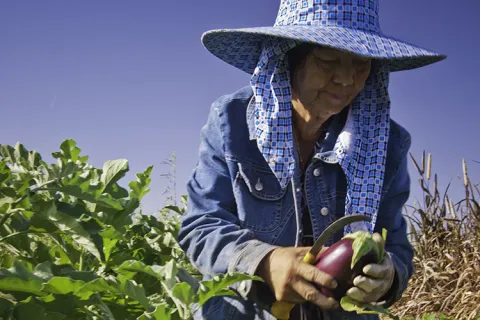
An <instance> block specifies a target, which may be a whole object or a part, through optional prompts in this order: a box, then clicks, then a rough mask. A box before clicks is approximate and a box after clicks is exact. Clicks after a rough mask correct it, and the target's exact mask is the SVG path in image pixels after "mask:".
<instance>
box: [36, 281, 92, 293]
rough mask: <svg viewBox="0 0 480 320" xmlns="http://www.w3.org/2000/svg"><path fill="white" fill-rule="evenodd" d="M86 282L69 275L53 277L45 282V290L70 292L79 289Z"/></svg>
mask: <svg viewBox="0 0 480 320" xmlns="http://www.w3.org/2000/svg"><path fill="white" fill-rule="evenodd" d="M84 284H85V282H83V281H81V280H72V279H70V278H68V277H53V278H51V279H50V280H49V281H48V282H47V283H44V284H43V291H44V292H49V293H54V294H69V293H72V292H76V291H77V290H79V289H80V288H81V287H82V286H83V285H84Z"/></svg>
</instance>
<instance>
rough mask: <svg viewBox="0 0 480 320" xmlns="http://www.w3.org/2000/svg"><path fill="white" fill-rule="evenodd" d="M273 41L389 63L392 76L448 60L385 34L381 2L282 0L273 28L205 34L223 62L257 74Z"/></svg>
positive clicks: (207, 45)
mask: <svg viewBox="0 0 480 320" xmlns="http://www.w3.org/2000/svg"><path fill="white" fill-rule="evenodd" d="M252 10H254V8H252ZM267 38H277V39H288V40H294V41H297V42H298V43H299V44H300V43H312V44H316V45H319V46H325V47H330V48H334V49H338V50H342V51H347V52H350V53H352V54H356V55H359V56H364V57H370V58H373V59H381V60H388V63H389V65H390V67H389V70H390V71H391V72H393V71H401V70H410V69H415V68H419V67H423V66H426V65H429V64H432V63H435V62H438V61H441V60H443V59H445V58H446V55H444V54H440V53H437V52H434V51H431V50H429V49H426V48H422V47H419V46H416V45H413V44H410V43H407V42H405V41H401V40H398V39H396V38H394V37H391V36H388V35H385V34H384V33H383V32H382V31H381V29H380V24H379V1H378V0H336V1H335V0H282V1H281V2H280V7H279V10H278V14H277V18H276V20H275V23H274V25H273V26H266V27H252V28H240V29H217V30H210V31H207V32H205V33H204V34H203V35H202V43H203V45H204V46H205V48H206V49H207V50H208V51H210V52H211V53H212V54H213V55H215V56H216V57H218V58H219V59H221V60H223V61H225V62H226V63H228V64H230V65H232V66H234V67H236V68H239V69H240V70H243V71H245V72H247V73H249V74H252V73H253V72H254V70H255V68H256V66H257V63H258V59H259V57H260V55H261V53H262V49H263V44H264V41H265V40H266V39H267Z"/></svg>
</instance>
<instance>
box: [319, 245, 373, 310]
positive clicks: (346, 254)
mask: <svg viewBox="0 0 480 320" xmlns="http://www.w3.org/2000/svg"><path fill="white" fill-rule="evenodd" d="M353 241H354V240H353V239H350V238H343V239H342V240H340V241H338V242H336V243H335V244H333V245H332V246H331V247H329V248H328V249H327V250H325V251H324V252H323V253H322V254H321V255H320V257H319V258H318V260H317V262H316V267H317V268H318V269H319V270H321V271H323V272H325V273H328V274H329V275H331V276H332V277H334V278H335V280H337V283H338V286H337V287H336V288H335V289H329V288H325V287H320V288H319V289H320V291H321V292H322V293H323V294H324V295H326V296H327V297H333V298H334V299H336V300H337V301H340V299H341V298H342V297H344V296H345V295H346V293H347V291H348V289H350V288H351V287H353V279H355V277H356V276H358V275H363V271H362V269H363V267H364V266H366V265H367V264H369V263H376V262H377V255H376V254H375V251H374V250H371V251H369V252H368V253H367V254H366V255H364V256H363V257H361V258H360V260H359V261H358V262H357V263H356V264H355V265H354V266H353V269H352V268H351V263H352V257H353V248H352V244H353Z"/></svg>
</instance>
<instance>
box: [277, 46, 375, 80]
mask: <svg viewBox="0 0 480 320" xmlns="http://www.w3.org/2000/svg"><path fill="white" fill-rule="evenodd" d="M318 47H319V46H318V45H316V44H312V43H302V44H300V45H298V46H296V47H294V48H292V49H290V50H289V51H288V52H287V54H286V56H287V59H288V68H289V73H290V85H291V86H292V89H293V88H294V86H295V84H296V83H295V82H296V81H295V75H296V73H297V71H298V70H299V69H300V68H301V67H303V66H304V64H305V60H306V58H307V55H308V54H309V53H310V52H311V51H312V50H313V49H315V48H318ZM378 67H379V62H378V61H377V60H376V59H373V60H372V67H371V69H370V75H369V78H370V76H371V75H372V74H373V73H376V71H375V70H377V68H378Z"/></svg>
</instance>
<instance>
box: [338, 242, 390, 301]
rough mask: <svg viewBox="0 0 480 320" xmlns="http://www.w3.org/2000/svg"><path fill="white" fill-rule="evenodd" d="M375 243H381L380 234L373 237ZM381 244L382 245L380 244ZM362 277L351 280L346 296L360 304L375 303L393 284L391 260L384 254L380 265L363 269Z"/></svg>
mask: <svg viewBox="0 0 480 320" xmlns="http://www.w3.org/2000/svg"><path fill="white" fill-rule="evenodd" d="M373 239H374V240H375V241H382V242H383V239H382V237H381V236H380V234H378V233H375V234H374V235H373ZM382 244H383V243H382ZM363 273H364V274H365V276H364V275H360V276H357V277H356V278H355V279H354V280H353V285H354V287H353V288H350V289H349V290H348V291H347V296H349V297H350V298H352V299H353V300H356V301H358V302H362V303H371V302H377V301H378V299H380V298H381V297H382V296H383V295H384V294H385V293H387V291H388V290H389V289H390V287H391V286H392V284H393V279H394V276H395V267H394V265H393V262H392V259H391V258H390V256H389V255H388V254H387V253H386V252H385V254H384V256H383V260H382V262H381V263H380V264H376V263H371V264H367V265H366V266H365V267H363Z"/></svg>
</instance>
